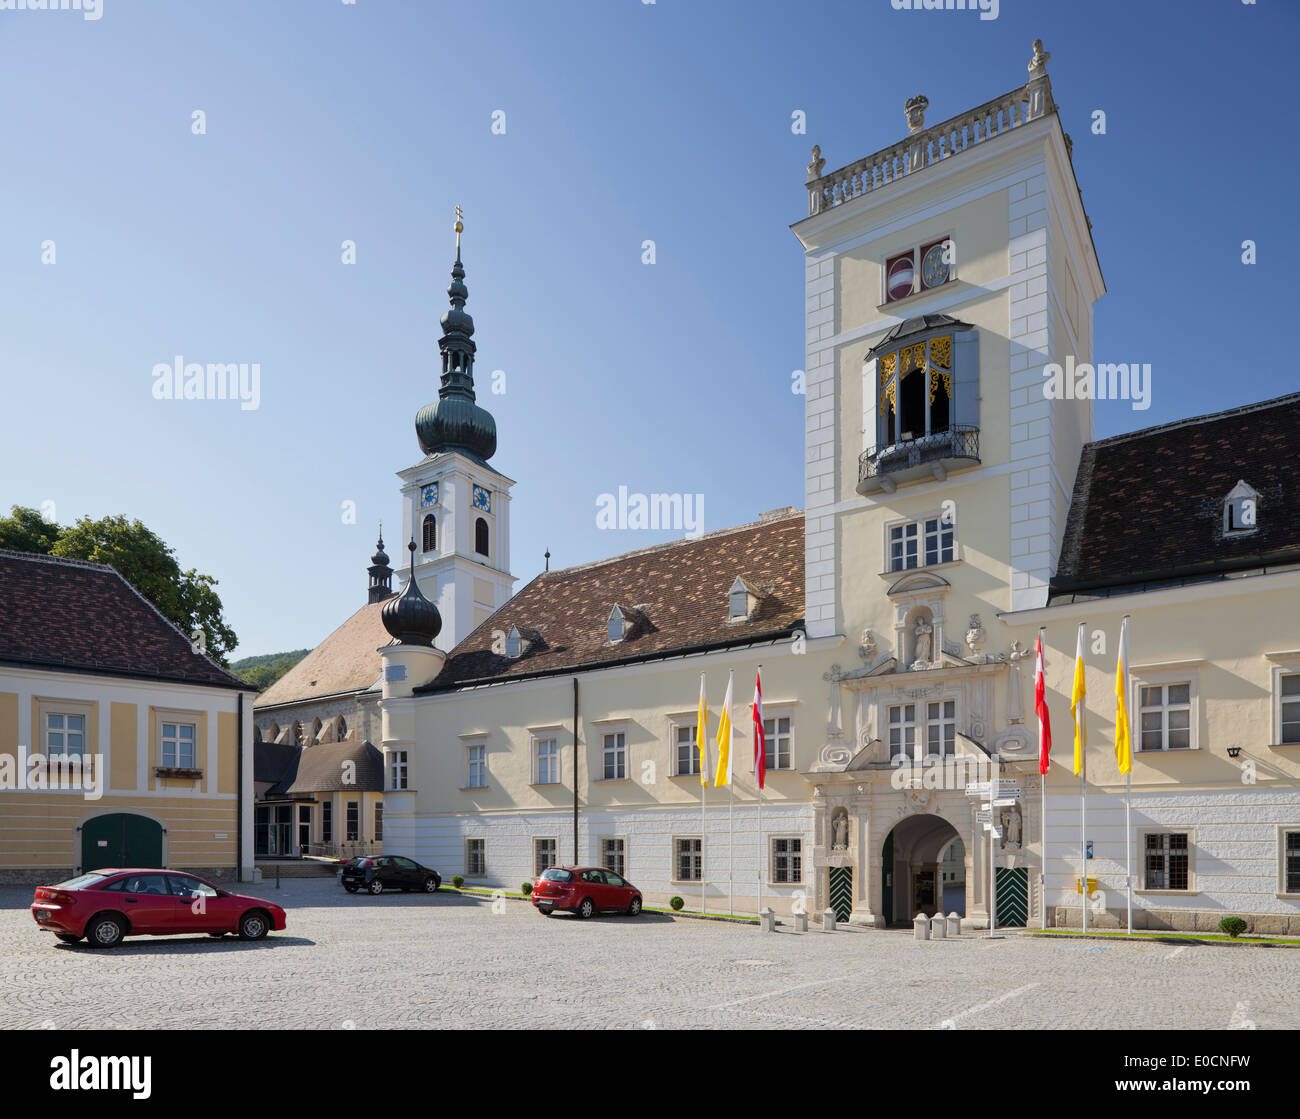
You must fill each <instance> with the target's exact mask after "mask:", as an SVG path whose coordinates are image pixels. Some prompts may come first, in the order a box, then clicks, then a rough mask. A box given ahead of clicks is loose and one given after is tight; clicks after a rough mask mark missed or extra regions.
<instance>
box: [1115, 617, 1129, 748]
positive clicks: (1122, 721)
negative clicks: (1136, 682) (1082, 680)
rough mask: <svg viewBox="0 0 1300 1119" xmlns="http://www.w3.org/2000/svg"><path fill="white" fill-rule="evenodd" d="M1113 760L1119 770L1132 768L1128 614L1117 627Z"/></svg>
mask: <svg viewBox="0 0 1300 1119" xmlns="http://www.w3.org/2000/svg"><path fill="white" fill-rule="evenodd" d="M1115 760H1116V761H1117V762H1118V763H1119V771H1120V772H1121V773H1128V772H1130V771H1131V770H1132V769H1133V739H1132V737H1131V735H1130V732H1129V725H1128V615H1127V614H1125V615H1124V621H1123V622H1122V623H1121V624H1120V627H1119V659H1118V660H1117V661H1116V662H1115Z"/></svg>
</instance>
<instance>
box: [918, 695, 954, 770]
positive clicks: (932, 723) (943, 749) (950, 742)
mask: <svg viewBox="0 0 1300 1119" xmlns="http://www.w3.org/2000/svg"><path fill="white" fill-rule="evenodd" d="M956 751H957V701H956V700H952V699H944V700H939V701H938V702H936V703H927V704H926V705H925V754H926V757H930V758H951V757H952V756H953V755H954V754H955V753H956Z"/></svg>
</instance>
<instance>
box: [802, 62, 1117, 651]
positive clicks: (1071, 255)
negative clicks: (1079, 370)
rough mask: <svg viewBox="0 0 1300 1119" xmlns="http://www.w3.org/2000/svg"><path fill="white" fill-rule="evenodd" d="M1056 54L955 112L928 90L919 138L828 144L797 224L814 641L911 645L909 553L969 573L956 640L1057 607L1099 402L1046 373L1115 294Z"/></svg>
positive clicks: (935, 580)
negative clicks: (938, 106)
mask: <svg viewBox="0 0 1300 1119" xmlns="http://www.w3.org/2000/svg"><path fill="white" fill-rule="evenodd" d="M1049 57H1050V56H1049V54H1048V52H1046V51H1045V50H1043V48H1042V43H1041V41H1037V42H1035V43H1034V47H1033V57H1032V59H1031V60H1030V62H1029V67H1028V70H1029V76H1028V81H1027V82H1026V83H1025V84H1023V85H1021V86H1017V87H1016V88H1014V89H1012V90H1011V91H1010V92H1009V93H1005V94H1003V95H1002V96H1000V97H996V98H994V99H993V100H991V101H987V102H985V103H984V104H982V105H978V106H976V107H974V108H971V109H968V110H965V111H960V112H955V113H953V114H952V115H949V116H948V117H947V119H943V120H940V121H939V122H938V123H933V124H927V123H926V119H925V115H926V110H927V108H928V107H929V101H928V99H927V98H925V97H923V96H916V97H912V98H910V99H909V100H908V101H907V103H906V104H905V106H904V107H903V109H904V115H905V117H906V122H907V133H906V135H905V136H903V137H902V138H901V139H898V140H897V141H896V142H893V143H891V144H890V145H889V146H887V147H884V148H882V149H881V150H879V151H877V152H875V153H873V154H871V155H868V156H865V157H863V158H860V159H856V160H855V161H854V162H851V163H848V164H846V165H845V166H843V167H840V168H839V169H838V170H835V171H827V170H825V162H826V161H825V160H824V159H822V157H821V150H820V148H816V147H815V148H813V152H812V162H811V163H810V164H809V165H808V175H807V180H806V187H807V190H808V216H807V217H806V218H803V219H801V220H800V221H798V222H796V223H795V224H794V225H793V227H792V229H793V231H794V233H795V235H796V236H797V237H798V238H799V240H800V242H801V243H802V245H803V247H804V251H805V264H806V297H807V303H806V306H807V314H806V332H807V333H806V338H807V356H806V366H805V368H806V383H805V387H806V397H805V410H806V427H805V431H806V448H805V451H806V454H805V462H806V477H805V486H806V516H807V521H806V524H807V535H806V564H805V572H806V575H805V578H806V596H805V597H806V602H807V618H808V632H809V635H810V636H812V637H822V636H830V635H832V634H835V633H848V634H850V635H852V636H854V637H857V636H858V635H859V634H860V633H861V632H862V631H863V630H864V629H868V628H869V629H871V630H872V631H873V632H874V633H875V634H876V636H877V638H879V639H888V640H889V642H890V644H891V645H894V644H897V645H899V648H897V649H895V653H896V655H898V656H900V657H906V656H909V655H910V654H909V651H908V650H907V649H906V648H905V647H903V645H904V643H903V642H900V641H896V640H895V639H896V638H897V637H898V636H899V632H900V630H899V627H900V624H901V623H899V621H898V617H897V614H898V612H894V613H890V614H886V613H884V612H882V609H881V605H880V604H881V603H882V599H883V598H884V597H885V596H884V595H882V593H881V592H882V591H885V590H886V589H888V592H889V594H890V596H891V597H892V599H894V600H897V602H899V603H901V602H902V601H903V599H904V598H905V596H906V594H908V593H912V592H911V591H909V587H911V586H912V585H913V584H914V583H915V582H916V580H915V578H913V580H912V583H905V582H902V581H900V578H901V576H903V575H905V574H906V573H907V572H908V571H910V570H911V569H930V573H929V574H927V575H926V576H925V579H924V580H922V581H923V582H925V583H926V584H927V585H931V584H932V585H933V586H934V587H937V588H939V587H941V585H942V588H951V594H950V595H949V596H948V597H949V598H950V601H949V603H948V611H949V614H948V619H947V638H948V640H947V641H944V642H943V644H944V645H945V646H951V647H952V648H957V647H958V646H960V644H961V643H960V641H956V640H955V639H957V638H959V637H960V635H961V633H963V632H964V631H965V630H966V629H967V623H966V618H967V616H968V615H979V616H982V617H984V618H990V617H991V616H992V615H994V614H997V613H999V612H1002V611H1013V610H1024V609H1030V608H1033V607H1036V606H1043V605H1045V604H1046V602H1047V591H1048V584H1049V581H1050V579H1051V577H1052V575H1053V574H1054V572H1055V570H1056V564H1057V559H1058V556H1059V553H1060V548H1061V539H1062V535H1063V532H1064V528H1065V519H1066V514H1067V512H1068V510H1069V506H1070V498H1071V491H1072V488H1073V485H1074V478H1075V473H1076V470H1077V467H1078V463H1079V457H1080V453H1081V450H1082V447H1083V445H1084V444H1085V443H1086V442H1088V441H1089V440H1090V439H1091V438H1092V402H1091V400H1075V399H1053V398H1050V397H1049V396H1048V395H1047V394H1046V393H1045V391H1044V383H1045V377H1044V371H1045V369H1047V368H1048V367H1050V366H1052V365H1054V364H1057V363H1059V364H1060V365H1062V366H1064V367H1066V368H1067V369H1073V368H1075V367H1076V366H1077V365H1078V364H1079V363H1091V362H1092V360H1093V353H1092V314H1093V304H1094V303H1095V301H1096V300H1097V299H1099V298H1100V297H1101V296H1102V295H1103V294H1104V292H1105V285H1104V281H1103V279H1102V275H1101V269H1100V266H1099V264H1098V261H1097V255H1096V251H1095V249H1094V246H1093V241H1092V232H1091V222H1089V220H1088V217H1087V214H1086V213H1085V212H1084V208H1083V201H1082V198H1081V195H1080V192H1079V187H1078V184H1077V182H1076V180H1075V175H1074V166H1073V162H1072V143H1071V141H1070V138H1069V136H1067V135H1066V134H1065V132H1064V131H1063V129H1062V127H1061V121H1060V118H1059V116H1058V114H1057V111H1056V104H1055V102H1054V101H1053V98H1052V87H1051V82H1050V80H1049V78H1048V76H1047V61H1048V58H1049ZM899 131H900V132H901V131H902V130H901V128H900V130H899ZM877 576H879V578H878V577H877ZM942 588H941V589H942ZM935 593H936V595H937V594H938V592H937V591H936V592H935ZM944 593H945V594H946V593H947V592H946V591H945V592H944ZM937 620H938V619H937V618H936V621H937ZM936 628H937V627H936ZM941 639H942V636H941V635H940V634H939V633H938V632H936V635H935V640H936V645H937V644H938V642H939V641H940V640H941ZM940 651H942V648H936V653H937V652H940Z"/></svg>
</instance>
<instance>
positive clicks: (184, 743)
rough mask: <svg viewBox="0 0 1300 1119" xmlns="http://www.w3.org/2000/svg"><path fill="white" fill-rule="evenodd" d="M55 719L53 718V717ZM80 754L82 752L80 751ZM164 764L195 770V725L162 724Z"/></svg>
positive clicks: (161, 752) (74, 716)
mask: <svg viewBox="0 0 1300 1119" xmlns="http://www.w3.org/2000/svg"><path fill="white" fill-rule="evenodd" d="M80 717H81V716H79V715H71V716H69V718H80ZM51 718H53V716H51ZM78 752H80V751H78ZM160 754H161V757H162V763H161V764H163V765H165V766H169V767H171V768H173V769H193V768H194V724H193V723H163V724H162V749H161V751H160Z"/></svg>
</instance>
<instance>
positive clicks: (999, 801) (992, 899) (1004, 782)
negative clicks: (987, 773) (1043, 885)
mask: <svg viewBox="0 0 1300 1119" xmlns="http://www.w3.org/2000/svg"><path fill="white" fill-rule="evenodd" d="M966 795H967V796H968V797H979V798H981V799H980V805H979V807H978V808H977V809H976V810H975V823H976V825H977V826H979V827H983V829H984V830H985V831H986V832H988V833H989V937H990V938H996V937H997V928H998V896H997V868H996V866H995V860H996V855H995V853H994V849H993V841H994V840H995V839H1001V838H1002V829H1001V828H1000V827H998V826H996V825H995V824H994V823H993V810H994V809H995V808H1010V807H1012V806H1013V805H1014V804H1015V803H1016V802H1017V801H1018V800H1019V799H1020V796H1021V790H1020V782H1019V781H1017V780H1016V779H1015V778H1008V777H999V778H997V779H996V780H994V781H969V782H967V784H966Z"/></svg>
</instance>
